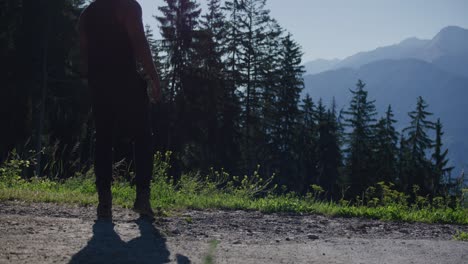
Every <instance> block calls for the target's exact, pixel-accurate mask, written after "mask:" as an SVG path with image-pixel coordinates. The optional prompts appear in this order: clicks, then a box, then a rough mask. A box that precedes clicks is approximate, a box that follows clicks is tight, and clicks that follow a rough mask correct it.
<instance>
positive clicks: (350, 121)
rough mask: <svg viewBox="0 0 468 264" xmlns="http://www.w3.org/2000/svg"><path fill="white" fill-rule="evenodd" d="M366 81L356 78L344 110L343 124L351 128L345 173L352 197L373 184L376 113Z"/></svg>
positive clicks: (348, 137)
mask: <svg viewBox="0 0 468 264" xmlns="http://www.w3.org/2000/svg"><path fill="white" fill-rule="evenodd" d="M364 87H365V84H364V83H363V82H362V81H361V80H359V81H358V83H357V84H356V90H351V93H352V95H353V98H352V100H351V104H350V106H349V109H348V111H346V112H344V113H345V114H346V116H347V118H346V119H345V122H346V126H347V127H348V128H349V129H350V132H349V133H347V139H346V144H347V146H346V150H345V151H346V153H347V157H346V173H347V177H348V181H349V184H350V186H351V188H350V192H351V195H353V197H354V196H355V195H361V194H362V191H363V190H365V189H366V187H367V186H370V185H373V184H375V183H376V179H375V177H374V171H372V169H373V167H372V155H373V143H374V136H375V132H374V126H375V119H374V116H375V115H376V110H375V105H374V101H369V100H368V98H367V91H366V90H364Z"/></svg>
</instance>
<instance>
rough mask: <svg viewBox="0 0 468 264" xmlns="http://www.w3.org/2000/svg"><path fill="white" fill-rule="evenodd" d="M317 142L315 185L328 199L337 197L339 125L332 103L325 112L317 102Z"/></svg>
mask: <svg viewBox="0 0 468 264" xmlns="http://www.w3.org/2000/svg"><path fill="white" fill-rule="evenodd" d="M317 122H318V128H317V130H318V140H317V143H316V154H315V155H316V156H317V165H316V168H317V178H316V181H315V184H317V185H319V186H321V187H323V188H324V190H325V191H326V193H327V195H328V198H333V197H337V195H338V193H337V190H336V185H337V183H338V178H339V176H340V173H339V170H340V168H341V165H342V164H341V160H342V157H341V150H340V149H341V143H340V126H341V125H340V123H339V120H338V117H337V113H336V106H335V103H334V102H333V104H332V107H331V109H329V110H326V109H325V107H324V106H323V104H322V101H321V100H320V101H319V104H318V107H317Z"/></svg>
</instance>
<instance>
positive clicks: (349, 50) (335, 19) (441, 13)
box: [137, 0, 468, 61]
mask: <svg viewBox="0 0 468 264" xmlns="http://www.w3.org/2000/svg"><path fill="white" fill-rule="evenodd" d="M137 1H138V2H140V4H141V5H142V8H143V13H144V21H145V23H148V24H151V25H152V26H153V28H155V29H156V30H157V24H156V21H155V19H153V18H152V15H154V14H157V13H159V11H158V10H157V7H158V6H160V5H163V3H164V1H163V0H137ZM197 2H198V3H200V4H201V6H202V8H204V7H205V5H206V0H198V1H197ZM267 8H268V9H270V10H271V16H272V17H273V18H276V19H277V20H278V22H279V23H280V25H281V26H282V27H283V28H285V29H287V30H288V31H289V32H291V33H292V34H293V36H294V39H295V40H296V41H297V42H298V43H299V44H300V45H301V46H302V48H303V51H304V53H305V54H304V61H308V60H312V59H317V58H324V59H332V58H340V59H342V58H344V57H347V56H350V55H353V54H354V53H356V52H359V51H366V50H372V49H375V48H376V47H380V46H385V45H389V44H394V43H398V42H400V41H401V40H403V39H405V38H408V37H418V38H426V39H429V38H432V37H433V36H434V35H435V34H437V32H438V31H439V30H440V29H442V28H443V27H445V26H448V25H457V26H461V27H464V28H468V0H267Z"/></svg>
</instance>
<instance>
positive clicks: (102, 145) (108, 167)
mask: <svg viewBox="0 0 468 264" xmlns="http://www.w3.org/2000/svg"><path fill="white" fill-rule="evenodd" d="M101 108H105V107H102V106H97V109H96V107H95V109H94V118H95V126H96V134H95V140H96V141H95V154H94V155H95V159H94V171H95V174H96V189H97V191H98V197H99V204H98V209H97V216H98V218H111V217H112V193H111V184H112V141H113V135H112V129H113V117H112V111H109V109H101Z"/></svg>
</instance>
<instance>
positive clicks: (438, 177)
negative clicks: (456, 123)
mask: <svg viewBox="0 0 468 264" xmlns="http://www.w3.org/2000/svg"><path fill="white" fill-rule="evenodd" d="M442 128H443V126H442V123H441V122H440V119H437V122H436V123H435V132H436V138H435V142H434V146H433V147H434V152H433V153H432V164H433V171H432V177H431V181H430V185H431V187H430V189H431V190H432V196H437V195H443V196H445V195H447V191H448V190H447V188H444V187H446V186H448V185H449V184H450V173H451V172H452V170H453V168H454V167H449V166H448V163H449V160H448V158H447V154H448V149H445V150H443V144H442V136H443V135H444V132H442Z"/></svg>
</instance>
